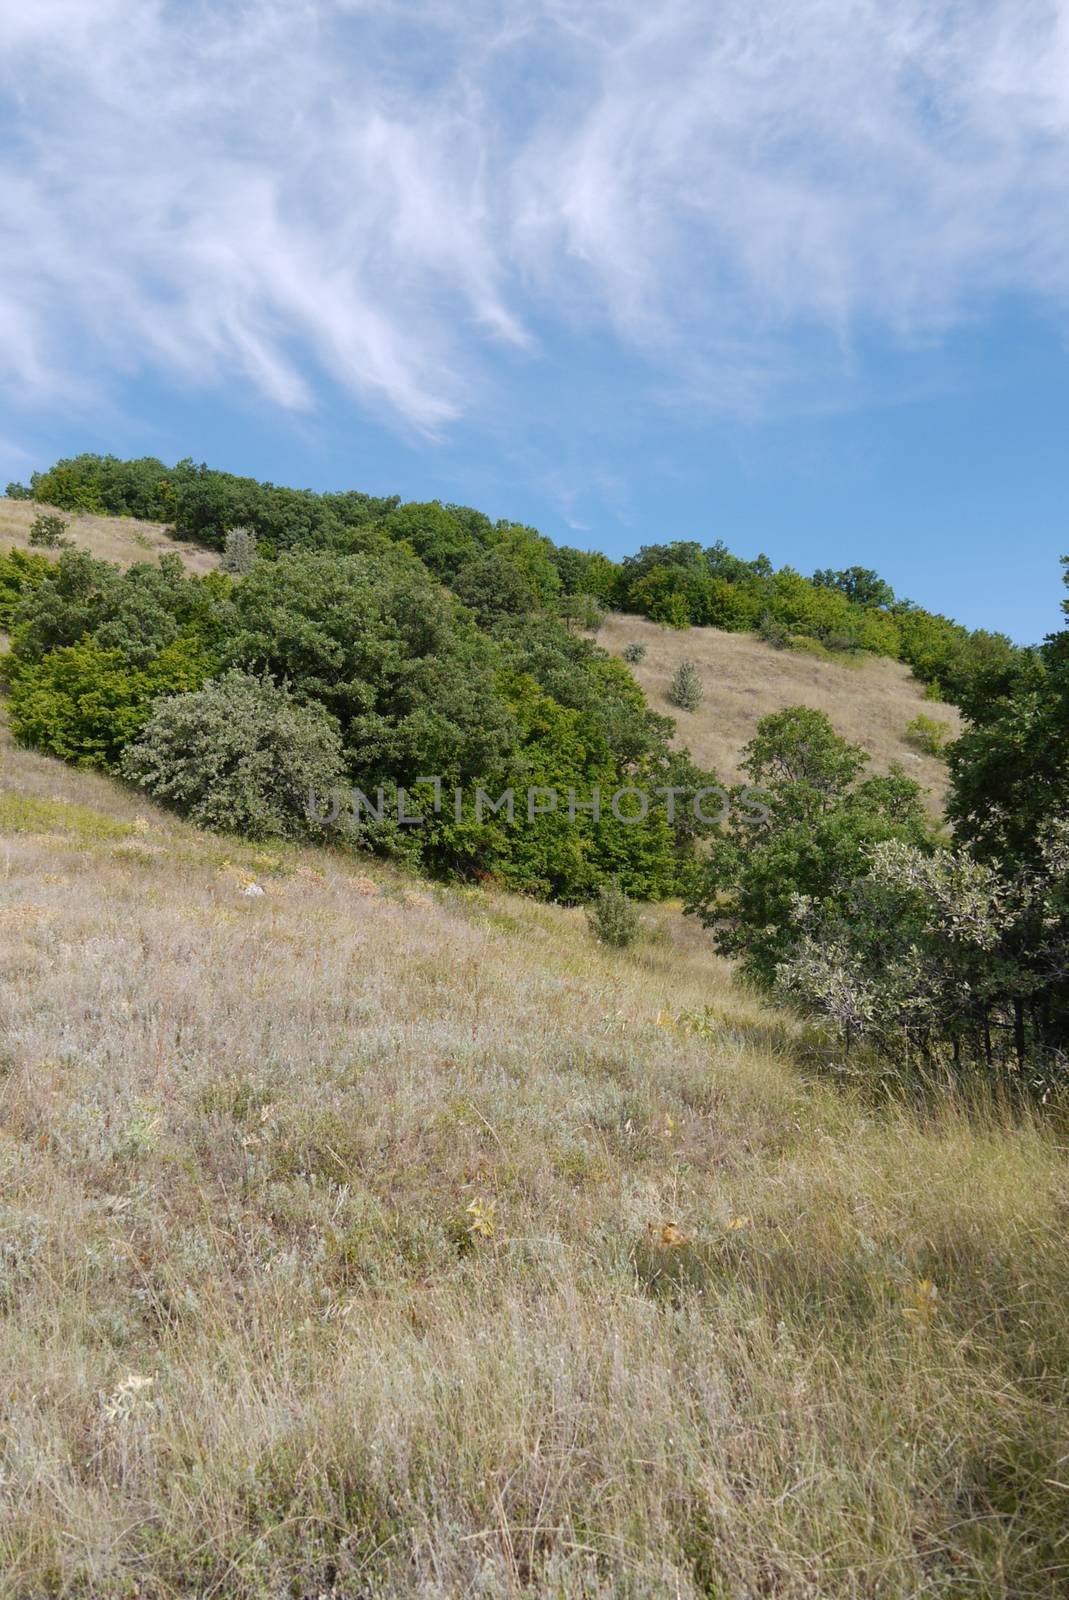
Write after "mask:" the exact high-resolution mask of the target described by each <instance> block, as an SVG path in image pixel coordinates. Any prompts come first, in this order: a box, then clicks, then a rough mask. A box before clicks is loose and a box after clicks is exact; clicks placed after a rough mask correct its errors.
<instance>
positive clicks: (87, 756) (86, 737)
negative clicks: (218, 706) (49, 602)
mask: <svg viewBox="0 0 1069 1600" xmlns="http://www.w3.org/2000/svg"><path fill="white" fill-rule="evenodd" d="M213 665H214V663H213V660H212V658H211V656H210V655H208V654H206V653H205V651H204V647H203V643H202V641H201V640H200V639H199V637H198V636H197V635H196V634H194V633H188V634H186V635H179V636H178V637H176V638H175V639H174V640H172V641H171V643H169V644H168V645H167V646H166V647H165V648H164V649H162V650H161V651H160V652H159V653H158V655H157V656H156V657H155V659H154V660H153V661H152V663H151V664H150V665H148V666H146V667H144V668H136V667H131V665H130V662H129V660H128V659H127V657H126V656H125V654H124V653H123V652H122V651H121V650H117V649H105V648H103V647H102V646H101V645H100V644H99V643H98V642H97V641H96V640H95V639H92V638H84V639H80V640H79V641H78V642H77V643H76V644H70V645H63V646H61V647H60V648H58V649H55V650H51V651H49V652H48V653H47V654H46V655H44V656H42V658H41V659H40V660H39V661H19V660H17V659H16V658H14V657H9V658H8V665H7V669H6V670H7V676H8V682H9V685H10V690H11V694H10V709H11V727H12V731H13V732H14V734H15V738H16V739H17V740H18V741H19V743H20V744H29V745H33V746H34V747H35V748H36V749H38V750H43V751H45V752H46V754H48V755H53V756H59V757H60V759H61V760H63V761H73V762H75V763H76V764H77V765H78V766H82V767H104V768H108V769H115V768H116V767H117V766H118V763H119V759H120V757H121V754H122V751H123V748H124V746H125V745H126V744H128V743H129V741H130V740H131V739H132V738H133V737H134V735H135V734H136V733H137V732H138V730H139V729H140V728H141V727H142V726H143V725H144V723H145V722H147V721H148V719H149V717H150V716H151V714H152V706H153V702H154V701H155V700H157V699H158V698H159V697H160V696H161V695H165V694H172V693H175V692H177V691H181V690H185V689H193V688H196V687H197V686H199V685H200V684H201V683H202V682H203V681H204V679H205V678H206V677H207V676H208V674H209V672H210V671H211V670H212V668H213Z"/></svg>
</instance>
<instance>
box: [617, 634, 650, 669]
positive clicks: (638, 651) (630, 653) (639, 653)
mask: <svg viewBox="0 0 1069 1600" xmlns="http://www.w3.org/2000/svg"><path fill="white" fill-rule="evenodd" d="M621 654H622V655H623V658H624V660H625V661H629V662H630V663H631V665H632V666H633V667H637V666H638V663H639V662H640V661H645V659H646V646H645V645H644V644H641V643H640V642H639V641H638V640H637V639H633V640H632V641H631V643H630V644H625V645H624V648H623V650H622V652H621Z"/></svg>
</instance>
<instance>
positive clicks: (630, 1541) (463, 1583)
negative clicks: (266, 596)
mask: <svg viewBox="0 0 1069 1600" xmlns="http://www.w3.org/2000/svg"><path fill="white" fill-rule="evenodd" d="M0 754H2V757H3V762H4V766H3V770H2V772H0V976H2V979H3V982H2V986H0V1071H2V1073H3V1078H2V1081H0V1094H2V1102H0V1103H2V1107H3V1117H2V1125H0V1127H2V1131H0V1178H2V1184H3V1212H2V1233H0V1241H2V1242H0V1338H2V1341H3V1343H2V1361H3V1372H2V1383H3V1391H2V1392H3V1394H4V1422H3V1449H4V1456H3V1462H2V1468H0V1471H2V1477H0V1506H2V1516H0V1595H9V1596H11V1597H13V1600H14V1597H16V1596H18V1597H20V1600H21V1597H24V1596H29V1595H43V1594H51V1595H79V1596H91V1597H93V1600H97V1597H111V1596H116V1597H119V1596H123V1597H127V1596H129V1597H133V1596H142V1597H157V1596H159V1597H164V1596H166V1597H174V1600H177V1597H179V1596H182V1597H186V1596H192V1595H198V1596H199V1595H208V1594H212V1595H220V1596H224V1595H225V1596H228V1597H229V1596H248V1597H252V1596H256V1597H264V1600H267V1597H271V1600H274V1597H276V1596H283V1595H287V1596H288V1595H293V1596H317V1595H320V1594H323V1595H331V1594H333V1595H337V1596H342V1595H344V1596H357V1595H365V1594H374V1595H379V1594H382V1595H402V1594H418V1595H421V1596H443V1597H445V1596H449V1597H452V1596H455V1595H464V1594H471V1595H480V1596H487V1595H489V1596H506V1595H516V1594H531V1595H539V1596H553V1597H558V1596H560V1597H564V1600H571V1597H580V1596H582V1597H587V1596H610V1595H613V1596H615V1595H621V1594H622V1595H628V1596H649V1597H654V1596H656V1597H661V1596H665V1595H671V1596H676V1595H680V1596H695V1595H704V1596H716V1597H721V1596H730V1597H733V1600H734V1597H740V1600H741V1597H743V1596H754V1597H757V1596H775V1597H781V1596H783V1597H791V1600H794V1597H798V1600H801V1597H807V1600H825V1597H851V1600H852V1597H861V1596H872V1597H873V1600H877V1597H878V1600H886V1597H902V1600H905V1597H907V1596H908V1597H913V1596H933V1597H934V1596H939V1597H946V1600H964V1597H971V1596H985V1597H987V1596H990V1597H994V1596H1003V1595H1013V1596H1048V1597H1051V1600H1053V1597H1055V1596H1059V1595H1062V1594H1064V1593H1065V1592H1066V1589H1067V1584H1069V1543H1067V1542H1066V1539H1065V1530H1066V1528H1067V1527H1069V1517H1067V1515H1066V1512H1067V1506H1069V1491H1066V1489H1065V1484H1066V1482H1067V1480H1069V1465H1067V1461H1069V1433H1067V1426H1066V1407H1065V1402H1066V1398H1067V1387H1069V1385H1067V1377H1066V1374H1067V1368H1069V1323H1067V1320H1066V1316H1065V1307H1066V1305H1067V1304H1069V1257H1067V1251H1066V1244H1065V1225H1066V1220H1067V1217H1069V1184H1067V1182H1066V1170H1067V1169H1066V1155H1065V1146H1066V1143H1067V1140H1066V1137H1065V1130H1064V1129H1059V1128H1058V1127H1057V1126H1056V1125H1052V1123H1051V1122H1050V1121H1048V1120H1045V1119H1044V1118H1043V1117H1041V1116H1039V1115H1035V1116H1029V1115H1027V1114H1023V1113H1017V1114H1016V1116H1013V1117H1011V1115H1010V1113H1009V1112H1007V1111H1004V1110H1001V1109H999V1108H998V1107H997V1106H995V1105H988V1106H977V1105H972V1106H969V1105H966V1104H964V1103H962V1102H960V1101H958V1100H955V1099H954V1098H952V1097H944V1099H943V1100H942V1102H941V1103H936V1102H929V1103H926V1104H925V1105H923V1106H920V1105H913V1106H912V1107H909V1106H907V1105H905V1104H902V1105H895V1104H892V1105H889V1106H884V1107H878V1106H874V1105H873V1104H872V1103H866V1101H865V1100H864V1099H863V1098H861V1097H860V1096H858V1095H855V1094H854V1093H852V1092H849V1091H843V1090H841V1089H839V1088H836V1087H834V1086H833V1085H831V1084H829V1083H827V1082H825V1081H820V1080H818V1079H816V1078H814V1077H813V1076H811V1075H809V1074H807V1073H806V1072H804V1071H802V1070H800V1068H799V1066H798V1065H797V1064H796V1061H795V1059H794V1051H795V1037H796V1033H797V1030H796V1027H795V1024H794V1023H793V1022H792V1020H791V1019H790V1017H789V1016H787V1015H786V1014H782V1013H771V1012H769V1011H767V1010H766V1009H764V1007H763V1006H762V1005H761V1003H760V1002H759V1001H758V1000H757V999H756V998H754V997H753V996H752V995H750V994H748V993H746V992H744V991H742V990H740V989H738V988H737V987H736V986H735V985H734V983H733V980H732V977H731V973H730V971H729V970H728V969H727V967H726V966H725V965H724V964H722V963H721V962H719V961H718V960H717V959H716V958H715V957H714V956H713V955H712V954H711V953H710V951H709V948H708V945H707V942H706V939H705V936H704V935H703V934H702V933H701V931H700V930H699V929H697V928H695V927H694V926H693V925H692V924H691V923H685V922H684V921H683V920H682V919H681V918H680V917H679V915H678V912H677V911H675V910H673V909H672V908H657V909H656V910H653V911H649V912H646V913H644V915H645V916H646V918H647V921H646V926H645V930H644V933H643V935H642V937H641V939H640V941H639V943H638V944H637V945H636V946H634V947H633V949H630V950H626V951H623V952H619V953H613V952H609V951H606V950H605V949H604V948H602V947H600V946H599V945H597V944H596V943H595V942H594V941H593V940H592V938H591V936H590V934H589V932H588V930H587V927H586V923H585V919H584V917H583V914H582V912H581V911H578V910H574V911H564V910H560V909H558V908H555V907H550V906H544V905H537V904H534V903H531V902H526V901H523V900H520V899H517V898H510V897H506V896H499V895H496V894H490V893H486V892H485V891H481V890H471V889H467V890H461V891H447V890H441V889H436V888H434V887H433V886H429V885H426V884H415V883H413V882H411V881H409V880H406V879H405V878H404V877H402V876H401V875H399V874H397V873H394V872H391V871H389V870H388V869H385V868H382V867H380V866H378V865H376V864H374V863H371V862H369V861H363V860H360V861H356V860H353V859H351V858H346V857H343V856H335V855H331V854H329V853H326V852H318V853H317V852H315V851H311V850H301V849H298V848H295V847H279V848H278V849H267V850H257V849H254V848H253V847H248V846H242V845H241V844H240V843H239V842H237V841H228V840H220V839H217V838H211V837H208V836H206V835H201V834H198V833H197V832H196V831H195V830H193V829H190V828H187V827H185V826H183V825H182V824H180V823H178V822H176V821H174V819H173V818H169V817H166V816H164V815H163V814H162V813H159V812H156V811H154V810H153V809H152V808H151V807H148V806H146V805H145V803H144V801H143V800H142V798H141V797H139V796H137V795H133V794H130V793H127V792H125V791H122V790H120V789H119V788H117V787H115V786H113V785H112V784H110V783H109V782H108V780H106V779H103V778H100V777H97V776H94V775H90V774H80V773H76V772H73V771H70V770H69V769H65V768H61V767H59V766H57V765H56V764H54V763H51V762H48V761H46V760H44V759H43V758H41V757H38V756H35V755H33V754H32V753H29V752H25V751H15V750H12V749H11V748H10V747H9V746H5V747H4V748H3V750H2V752H0ZM250 879H252V880H253V881H255V882H257V883H259V884H260V885H261V886H262V887H263V888H264V890H265V893H264V895H263V896H262V897H259V898H247V897H245V896H243V895H242V894H241V892H240V891H241V888H242V886H243V885H246V884H247V883H248V882H249V881H250ZM27 912H29V914H27Z"/></svg>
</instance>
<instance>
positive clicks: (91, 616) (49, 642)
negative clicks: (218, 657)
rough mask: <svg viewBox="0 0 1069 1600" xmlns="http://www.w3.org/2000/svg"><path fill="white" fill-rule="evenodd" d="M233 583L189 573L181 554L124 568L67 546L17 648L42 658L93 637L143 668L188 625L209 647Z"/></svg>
mask: <svg viewBox="0 0 1069 1600" xmlns="http://www.w3.org/2000/svg"><path fill="white" fill-rule="evenodd" d="M226 587H227V580H226V579H225V578H223V577H222V576H220V575H216V574H212V575H210V576H208V577H206V578H191V577H189V576H188V575H187V573H186V571H185V568H184V567H183V565H182V562H181V559H180V558H179V557H178V556H177V555H167V556H164V557H163V559H162V560H161V562H160V564H159V566H153V565H149V564H147V563H146V564H139V565H137V566H133V567H130V568H129V570H128V571H126V572H119V570H118V569H117V568H116V567H113V566H110V565H109V564H108V563H107V562H105V561H96V560H94V559H93V557H92V556H89V555H87V554H86V553H85V552H84V551H67V552H65V553H64V554H63V555H62V556H61V557H60V559H59V561H58V562H56V563H55V565H54V566H52V567H51V570H50V572H49V575H48V577H47V578H46V579H45V580H44V581H43V582H41V583H40V584H38V585H37V586H36V587H35V588H34V589H33V591H32V593H30V595H29V596H28V597H27V599H26V602H25V604H24V606H23V607H22V610H21V612H20V616H19V626H18V628H17V630H16V634H15V637H14V646H13V648H14V650H15V654H16V655H17V656H18V658H19V659H20V660H23V661H40V660H41V659H42V658H43V657H44V655H45V654H46V653H47V652H48V651H50V650H55V649H59V648H62V647H63V646H65V645H71V644H75V643H77V642H78V641H79V640H80V639H83V638H84V637H85V636H86V635H91V636H92V637H93V638H94V639H95V640H96V642H97V643H98V644H99V645H100V646H101V647H102V648H104V649H107V650H119V651H121V652H122V654H123V655H124V656H125V657H126V659H127V660H128V661H129V662H130V663H131V664H132V665H133V666H135V667H144V666H147V665H148V664H149V663H150V662H151V661H152V660H153V659H154V658H155V656H156V655H157V654H158V653H159V651H161V650H163V649H165V648H166V647H167V646H168V645H170V644H173V643H174V641H175V640H176V639H177V638H178V636H179V634H180V633H182V632H183V631H184V630H188V629H191V628H195V629H198V630H199V631H200V633H201V634H202V635H203V636H204V638H205V643H206V647H207V646H208V645H209V644H210V639H211V635H212V633H213V630H214V629H215V627H216V622H217V618H216V606H217V604H218V602H219V600H220V598H221V596H222V594H223V593H224V592H225V589H226Z"/></svg>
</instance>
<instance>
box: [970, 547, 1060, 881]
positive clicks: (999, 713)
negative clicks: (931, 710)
mask: <svg viewBox="0 0 1069 1600" xmlns="http://www.w3.org/2000/svg"><path fill="white" fill-rule="evenodd" d="M1065 581H1066V582H1067V583H1069V571H1067V573H1066V578H1065ZM1063 609H1069V602H1064V601H1063ZM965 710H966V716H967V718H968V723H967V726H966V729H965V732H964V734H963V735H962V736H961V738H960V739H958V740H957V741H956V742H955V744H954V745H953V747H952V748H951V750H950V751H949V753H948V760H949V764H950V775H951V791H950V797H949V800H948V803H947V813H948V815H949V817H950V819H951V821H952V822H953V824H954V829H955V833H956V835H957V837H958V838H959V839H960V840H962V841H964V842H966V843H968V844H969V845H970V847H971V848H972V850H973V851H974V852H975V854H976V855H978V856H979V857H980V858H981V859H983V860H989V861H990V860H1001V861H1004V862H1006V863H1007V864H1015V865H1027V866H1030V867H1035V866H1036V865H1037V863H1038V860H1039V849H1040V846H1039V841H1040V839H1041V837H1042V836H1043V835H1044V832H1045V829H1046V827H1047V824H1048V823H1049V822H1052V821H1054V820H1056V819H1058V818H1061V817H1065V816H1069V628H1067V629H1063V630H1062V631H1061V632H1059V633H1055V634H1052V635H1051V636H1050V638H1049V639H1048V640H1047V641H1046V643H1045V644H1044V645H1043V646H1041V647H1040V649H1039V650H1034V651H1022V652H1020V653H1019V654H1018V656H1017V657H1015V658H1014V660H1013V662H1012V664H1011V665H1010V666H1009V667H1008V666H1007V664H1006V663H998V662H994V663H989V665H988V667H987V669H986V670H985V671H984V672H982V673H979V674H978V675H977V676H976V678H975V679H974V681H973V685H972V688H971V691H970V693H969V695H968V696H967V697H966V706H965Z"/></svg>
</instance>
